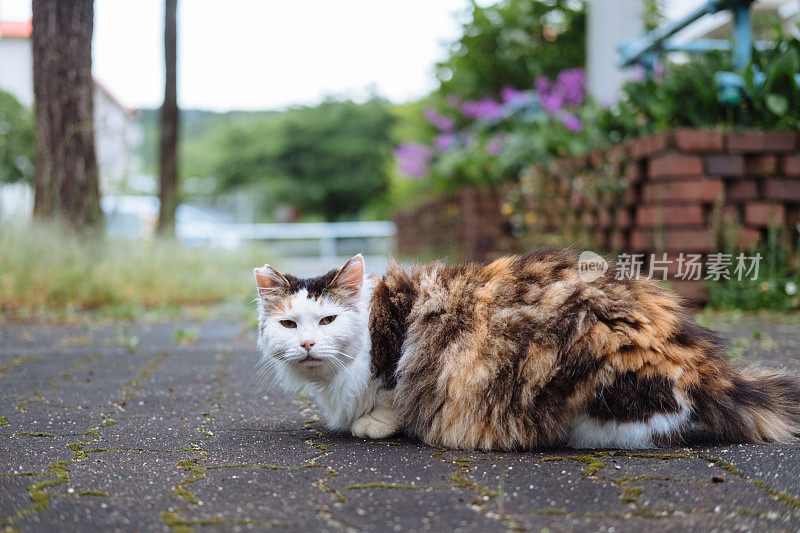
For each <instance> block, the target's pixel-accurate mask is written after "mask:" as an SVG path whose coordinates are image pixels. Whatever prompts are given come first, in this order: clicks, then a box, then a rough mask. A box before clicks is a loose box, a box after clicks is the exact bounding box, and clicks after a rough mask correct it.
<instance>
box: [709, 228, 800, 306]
mask: <svg viewBox="0 0 800 533" xmlns="http://www.w3.org/2000/svg"><path fill="white" fill-rule="evenodd" d="M788 244H789V243H788V242H787V240H786V235H785V232H784V230H783V229H782V228H771V229H770V230H769V232H768V239H767V242H766V243H765V244H763V245H761V246H759V247H758V248H757V249H756V250H754V251H753V252H752V253H751V254H750V255H751V256H752V255H755V254H756V253H759V254H761V257H762V259H761V262H760V265H759V270H758V276H757V277H756V279H750V278H751V276H748V277H747V279H743V280H739V279H736V278H734V277H733V276H731V279H729V280H721V281H715V282H709V283H708V288H709V293H710V297H709V303H708V305H709V307H710V308H713V309H739V310H743V311H755V310H758V309H774V310H783V311H787V310H798V309H800V252H795V253H792V252H791V251H790V250H791V247H790V246H789V245H788ZM796 245H798V246H796V249H797V250H800V242H798V243H796ZM732 250H733V248H731V251H732Z"/></svg>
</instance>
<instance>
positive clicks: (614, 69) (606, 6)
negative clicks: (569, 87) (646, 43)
mask: <svg viewBox="0 0 800 533" xmlns="http://www.w3.org/2000/svg"><path fill="white" fill-rule="evenodd" d="M641 4H642V2H641V0H591V1H590V2H589V10H588V22H587V27H586V32H587V33H586V71H587V72H586V75H587V82H588V84H589V92H590V93H591V95H592V96H594V97H595V99H597V101H598V102H599V103H600V104H603V105H607V104H611V103H613V102H615V101H616V100H617V93H618V92H619V90H620V88H621V87H622V85H623V84H624V83H625V82H626V81H627V80H628V79H630V77H631V75H632V73H631V70H630V69H625V70H623V69H621V68H620V67H619V66H618V55H617V45H618V44H619V42H620V41H622V40H624V39H634V38H636V37H639V36H641V35H642V32H643V25H642V17H641Z"/></svg>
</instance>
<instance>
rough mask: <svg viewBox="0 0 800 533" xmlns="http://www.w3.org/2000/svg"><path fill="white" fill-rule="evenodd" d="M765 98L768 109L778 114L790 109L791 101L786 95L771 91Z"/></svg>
mask: <svg viewBox="0 0 800 533" xmlns="http://www.w3.org/2000/svg"><path fill="white" fill-rule="evenodd" d="M764 100H765V101H766V104H767V109H769V110H770V111H772V112H773V113H775V114H776V115H783V114H785V113H786V111H787V110H788V109H789V102H788V101H787V100H786V97H785V96H781V95H780V94H775V93H769V94H768V95H767V96H766V97H765V98H764Z"/></svg>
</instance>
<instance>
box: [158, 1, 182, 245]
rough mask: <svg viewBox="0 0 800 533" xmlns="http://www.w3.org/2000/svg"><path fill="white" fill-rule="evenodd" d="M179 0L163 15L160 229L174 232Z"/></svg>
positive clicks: (176, 200)
mask: <svg viewBox="0 0 800 533" xmlns="http://www.w3.org/2000/svg"><path fill="white" fill-rule="evenodd" d="M177 9H178V0H166V5H165V16H164V65H165V67H166V69H165V70H166V77H165V85H164V104H163V105H162V106H161V187H160V190H159V199H160V200H161V208H160V210H159V213H158V231H159V233H161V234H163V235H174V234H175V210H176V209H177V207H178V125H179V117H178V87H177V85H178V84H177V73H176V70H177V56H178V50H177V48H178V44H177V33H178V32H177V24H176V22H177V21H176V14H177Z"/></svg>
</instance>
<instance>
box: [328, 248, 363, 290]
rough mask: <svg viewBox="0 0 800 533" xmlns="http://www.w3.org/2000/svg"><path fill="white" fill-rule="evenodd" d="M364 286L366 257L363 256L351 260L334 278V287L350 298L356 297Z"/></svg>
mask: <svg viewBox="0 0 800 533" xmlns="http://www.w3.org/2000/svg"><path fill="white" fill-rule="evenodd" d="M363 284H364V257H363V256H362V255H361V254H358V255H357V256H355V257H353V258H352V259H350V260H349V261H348V262H347V263H345V264H344V266H343V267H342V269H341V270H339V272H338V273H337V274H336V277H335V278H333V285H334V286H335V287H336V288H337V289H340V290H341V291H342V292H344V293H345V294H347V295H348V296H355V295H356V294H358V292H359V291H360V290H361V286H362V285H363Z"/></svg>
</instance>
